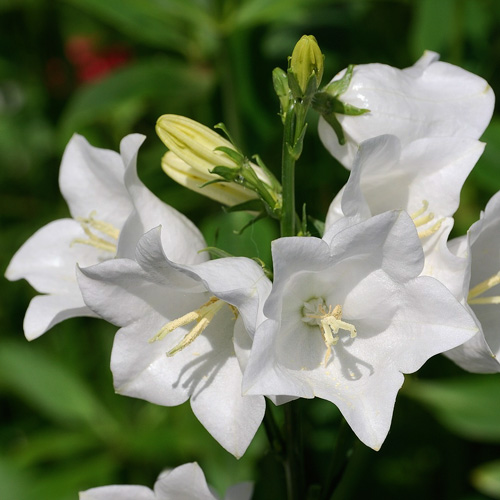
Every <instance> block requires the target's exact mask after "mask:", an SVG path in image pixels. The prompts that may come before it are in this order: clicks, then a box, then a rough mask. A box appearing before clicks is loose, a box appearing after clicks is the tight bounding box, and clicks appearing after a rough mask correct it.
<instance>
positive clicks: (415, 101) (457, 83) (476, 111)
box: [319, 55, 495, 168]
mask: <svg viewBox="0 0 500 500" xmlns="http://www.w3.org/2000/svg"><path fill="white" fill-rule="evenodd" d="M343 74H344V72H341V73H339V74H338V75H337V76H336V77H335V78H334V80H336V79H338V78H341V77H342V76H343ZM340 99H341V100H342V101H343V102H347V103H349V104H351V105H354V106H357V107H360V108H365V109H366V108H368V109H370V112H369V113H365V114H363V115H361V116H346V115H337V117H338V119H339V121H340V123H341V124H342V127H343V129H344V133H345V136H346V145H344V146H340V145H339V143H338V140H337V137H336V135H335V134H334V132H333V130H332V129H331V127H330V125H328V124H327V123H326V122H325V121H324V120H323V119H320V124H319V133H320V137H321V139H322V141H323V143H324V145H325V146H326V148H327V149H328V150H329V151H330V153H331V154H332V155H333V156H334V157H335V158H337V159H338V160H339V161H340V162H341V163H342V164H343V165H344V166H346V167H347V168H351V165H352V162H353V159H354V156H355V154H356V150H357V147H358V145H359V144H360V143H361V142H363V141H364V140H366V139H369V138H371V137H375V136H378V135H381V134H393V135H396V136H398V137H399V138H400V140H401V141H402V143H403V144H407V143H409V142H411V141H413V140H415V139H418V138H422V137H452V136H455V137H464V138H472V139H478V138H479V137H480V136H481V134H482V133H483V131H484V130H485V128H486V126H487V125H488V123H489V121H490V119H491V115H492V113H493V106H494V99H495V98H494V94H493V91H492V90H491V88H490V86H489V85H488V84H487V82H486V81H485V80H483V79H482V78H480V77H478V76H476V75H473V74H472V73H469V72H467V71H465V70H463V69H461V68H459V67H457V66H453V65H451V64H447V63H444V62H440V61H436V60H435V59H434V56H433V55H431V56H429V55H424V58H423V59H421V60H419V61H417V63H416V65H415V66H414V67H412V68H408V69H407V70H399V69H396V68H392V67H390V66H386V65H383V64H367V65H359V66H356V67H355V68H354V72H353V78H352V81H351V84H350V85H349V88H348V90H347V91H346V92H345V93H344V94H342V96H341V97H340Z"/></svg>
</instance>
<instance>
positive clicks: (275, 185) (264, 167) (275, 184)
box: [252, 155, 281, 193]
mask: <svg viewBox="0 0 500 500" xmlns="http://www.w3.org/2000/svg"><path fill="white" fill-rule="evenodd" d="M252 159H253V160H255V163H257V165H258V166H259V167H260V168H261V169H262V170H264V172H265V173H266V174H267V176H268V177H269V180H270V181H271V187H272V188H273V190H274V191H275V192H276V193H281V184H280V182H279V181H278V179H277V178H276V176H275V175H274V174H273V173H272V172H271V170H269V168H268V167H267V165H266V164H265V163H264V162H263V161H262V158H261V157H260V156H259V155H253V156H252Z"/></svg>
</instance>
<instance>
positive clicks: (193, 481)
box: [79, 462, 253, 500]
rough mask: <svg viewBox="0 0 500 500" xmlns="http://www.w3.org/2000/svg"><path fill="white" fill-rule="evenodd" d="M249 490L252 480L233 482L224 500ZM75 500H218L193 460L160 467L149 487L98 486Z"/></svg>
mask: <svg viewBox="0 0 500 500" xmlns="http://www.w3.org/2000/svg"><path fill="white" fill-rule="evenodd" d="M252 492H253V484H252V483H250V482H245V483H240V484H236V485H234V486H231V487H230V488H229V489H228V490H227V492H226V495H225V496H224V500H250V498H251V496H252ZM79 500H220V497H219V495H217V493H216V492H215V491H214V490H213V488H211V487H210V486H209V485H207V481H206V479H205V475H204V474H203V471H202V470H201V467H200V466H199V465H198V464H197V463H196V462H193V463H188V464H184V465H181V466H179V467H176V468H175V469H170V470H165V471H163V472H162V473H161V474H160V476H159V477H158V480H157V481H156V483H155V485H154V488H153V490H151V489H149V488H147V487H146V486H136V485H112V486H101V487H99V488H92V489H90V490H87V491H82V492H80V496H79Z"/></svg>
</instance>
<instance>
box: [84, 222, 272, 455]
mask: <svg viewBox="0 0 500 500" xmlns="http://www.w3.org/2000/svg"><path fill="white" fill-rule="evenodd" d="M160 238H161V236H160V228H156V229H153V230H151V231H149V232H148V233H146V234H145V235H144V236H143V237H142V238H141V240H140V241H139V243H138V245H137V251H136V260H135V261H134V260H131V259H114V260H111V261H107V262H103V263H101V264H99V265H97V266H92V267H89V268H86V269H82V270H81V276H80V279H79V282H80V287H81V290H82V294H83V297H84V299H85V302H86V303H87V304H88V305H89V306H90V307H91V309H92V310H94V311H95V312H96V313H97V314H99V316H101V317H103V318H104V319H106V320H108V321H110V322H111V323H113V324H116V325H118V326H121V327H122V328H121V329H120V330H119V331H118V332H117V334H116V336H115V341H114V344H113V351H112V355H111V370H112V372H113V377H114V385H115V389H116V391H117V392H118V393H120V394H123V395H127V396H132V397H137V398H141V399H145V400H147V401H150V402H152V403H156V404H160V405H164V406H175V405H179V404H181V403H183V402H184V401H186V400H187V399H189V398H190V399H191V407H192V409H193V412H194V414H195V415H196V417H197V418H198V419H199V420H200V422H201V423H202V424H203V425H204V426H205V428H206V429H207V430H208V431H209V432H210V433H211V434H212V436H213V437H214V438H215V439H216V440H217V441H218V442H219V443H220V444H221V445H222V446H223V447H224V448H225V449H227V450H228V451H230V452H231V453H232V454H233V455H235V456H237V457H239V456H241V455H242V454H243V453H244V452H245V450H246V448H247V447H248V445H249V443H250V441H251V440H252V438H253V436H254V434H255V432H256V431H257V428H258V427H259V425H260V422H261V420H262V418H263V415H264V409H265V405H264V400H263V398H262V397H242V396H241V380H242V374H241V369H240V366H239V363H238V360H237V358H236V355H235V348H234V346H233V329H234V326H235V319H236V316H237V315H238V310H239V311H240V312H244V314H245V317H246V323H245V326H246V327H247V331H248V332H249V333H251V332H252V331H254V330H255V327H256V322H257V318H258V317H259V312H258V311H259V309H262V304H261V302H262V298H261V297H264V298H265V297H267V295H268V293H269V288H270V283H269V281H268V280H267V278H266V277H265V275H264V273H263V271H262V268H261V267H260V266H259V265H258V264H257V263H256V262H254V261H252V260H250V259H246V258H236V257H235V258H227V259H218V260H214V261H209V262H204V263H202V264H198V265H194V266H186V265H184V266H183V265H179V264H174V263H173V262H171V261H170V260H168V259H167V258H166V256H165V254H164V252H163V248H162V244H161V239H160ZM229 304H231V305H229ZM235 305H236V306H237V307H238V309H236V307H235Z"/></svg>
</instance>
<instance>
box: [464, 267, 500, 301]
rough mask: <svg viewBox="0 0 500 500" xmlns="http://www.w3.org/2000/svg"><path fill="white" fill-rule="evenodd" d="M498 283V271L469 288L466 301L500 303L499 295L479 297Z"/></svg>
mask: <svg viewBox="0 0 500 500" xmlns="http://www.w3.org/2000/svg"><path fill="white" fill-rule="evenodd" d="M499 284H500V272H498V273H497V274H494V275H493V276H491V277H490V278H488V279H486V280H484V281H482V282H481V283H479V284H477V285H476V286H475V287H473V288H471V289H470V290H469V295H468V296H467V302H468V303H469V304H500V296H493V297H479V296H480V295H482V294H483V293H485V292H487V291H488V290H491V289H492V288H493V287H495V286H497V285H499Z"/></svg>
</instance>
